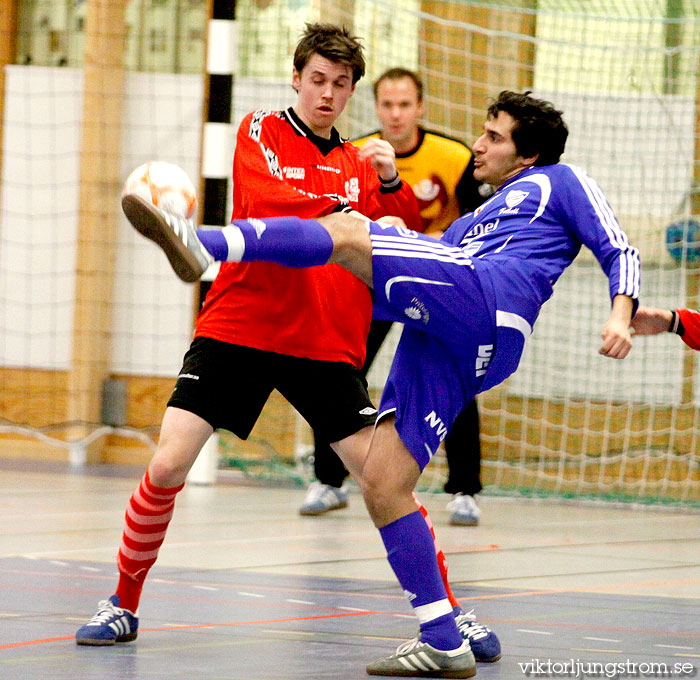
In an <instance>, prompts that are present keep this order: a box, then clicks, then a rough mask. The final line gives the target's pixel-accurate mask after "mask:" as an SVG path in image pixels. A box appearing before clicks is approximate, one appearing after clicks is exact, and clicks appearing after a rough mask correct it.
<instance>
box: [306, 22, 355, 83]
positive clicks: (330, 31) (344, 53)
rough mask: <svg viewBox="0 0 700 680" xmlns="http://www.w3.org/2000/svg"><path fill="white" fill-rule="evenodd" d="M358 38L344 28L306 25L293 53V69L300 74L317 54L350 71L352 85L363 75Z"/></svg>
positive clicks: (332, 25)
mask: <svg viewBox="0 0 700 680" xmlns="http://www.w3.org/2000/svg"><path fill="white" fill-rule="evenodd" d="M363 49H364V48H363V46H362V45H361V44H360V40H359V38H356V37H355V36H352V35H350V32H349V31H348V29H347V28H345V26H335V25H334V24H306V29H305V30H304V34H303V35H302V36H301V39H300V40H299V42H298V44H297V48H296V50H295V51H294V68H295V69H296V70H297V72H298V73H301V72H302V70H303V68H304V66H306V64H307V62H308V61H309V59H311V57H312V56H313V55H314V54H318V55H319V56H321V57H324V58H325V59H328V60H329V61H332V62H334V63H336V64H344V65H345V66H349V67H350V68H351V69H352V83H353V85H354V84H355V83H356V82H357V81H358V80H359V79H360V78H362V76H363V75H365V58H364V56H363V54H362V50H363Z"/></svg>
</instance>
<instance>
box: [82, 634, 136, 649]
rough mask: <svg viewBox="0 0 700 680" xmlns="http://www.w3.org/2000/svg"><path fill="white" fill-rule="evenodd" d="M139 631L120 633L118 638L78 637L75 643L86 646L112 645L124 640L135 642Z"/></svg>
mask: <svg viewBox="0 0 700 680" xmlns="http://www.w3.org/2000/svg"><path fill="white" fill-rule="evenodd" d="M137 636H138V633H129V634H128V635H120V636H119V637H118V638H117V639H116V640H99V639H95V638H76V639H75V644H76V645H82V646H85V647H111V646H112V645H114V644H117V643H119V644H121V643H122V642H133V641H134V640H135V639H136V637H137Z"/></svg>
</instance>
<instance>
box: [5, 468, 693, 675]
mask: <svg viewBox="0 0 700 680" xmlns="http://www.w3.org/2000/svg"><path fill="white" fill-rule="evenodd" d="M141 472H142V471H141V470H140V469H139V470H136V469H127V470H123V469H122V470H117V471H115V470H111V469H109V468H106V467H97V468H94V469H86V470H83V471H81V472H78V471H71V470H70V468H68V467H63V466H58V465H50V466H49V465H42V464H36V463H32V464H31V465H27V466H26V467H25V468H22V467H21V466H20V465H18V464H17V463H8V462H6V463H0V510H1V511H2V530H1V531H0V678H2V679H3V680H15V679H20V678H21V679H22V680H25V679H28V678H32V679H34V678H36V679H39V680H62V679H64V678H66V679H67V678H71V679H77V680H82V679H87V678H100V679H101V680H117V679H118V680H130V679H132V678H138V679H139V680H158V679H159V678H167V679H168V680H175V679H179V678H187V679H188V680H209V679H212V680H213V679H216V680H229V679H237V680H238V679H240V680H257V679H260V680H277V679H280V680H291V679H294V678H305V679H310V680H314V679H316V678H333V679H339V680H354V679H359V678H366V677H368V676H367V675H366V674H365V671H364V667H365V664H366V663H367V662H368V661H370V660H372V659H373V658H374V657H376V656H380V655H384V654H388V653H391V652H392V651H393V650H394V648H395V647H396V646H397V644H399V642H401V641H403V640H405V639H408V638H410V637H413V635H414V634H415V632H416V623H415V620H414V618H413V616H412V614H411V611H410V607H409V605H408V603H407V602H406V601H405V599H404V597H403V595H402V593H401V591H400V589H399V587H398V585H397V584H396V583H395V581H394V579H393V576H392V574H391V573H390V571H389V568H388V566H387V563H386V560H385V557H384V551H383V548H382V546H381V543H380V540H379V537H378V534H377V532H376V531H375V530H374V529H373V528H372V526H371V524H370V521H369V518H368V516H367V514H366V512H365V510H364V507H363V505H362V500H361V498H360V497H359V495H358V494H354V495H351V498H350V507H349V508H348V509H346V510H341V511H336V512H334V513H331V514H329V515H327V516H324V517H320V518H302V517H299V516H298V514H297V507H298V506H299V504H300V502H301V500H302V498H303V495H304V492H303V490H301V489H298V488H294V489H290V488H270V487H264V486H253V485H245V484H240V483H236V482H235V480H233V481H232V480H229V479H226V478H224V479H223V480H220V481H219V482H218V483H217V484H216V485H214V486H211V487H199V486H189V487H186V489H185V491H183V492H182V493H181V494H180V496H179V498H178V502H177V508H176V512H175V518H174V520H173V522H172V524H171V527H170V531H169V533H168V537H167V539H166V543H165V545H164V546H163V549H162V550H161V555H160V559H159V562H158V564H157V566H156V567H155V568H154V570H153V571H152V574H151V578H150V579H149V581H148V582H147V585H146V590H145V592H144V597H143V600H142V603H141V611H140V615H141V630H140V633H139V637H138V640H137V641H136V642H135V643H131V644H124V645H118V646H116V647H102V648H90V647H77V646H76V645H75V643H74V640H73V635H74V633H75V630H76V628H78V627H79V626H80V625H81V624H82V623H83V622H84V621H85V620H86V619H88V618H89V617H90V616H92V614H93V613H94V611H95V608H96V604H97V601H98V600H100V599H104V598H105V597H107V596H108V595H110V594H111V593H112V592H113V589H114V586H115V583H116V577H115V574H116V568H115V564H114V556H115V553H116V549H117V547H118V544H119V540H120V537H121V522H122V517H123V514H124V508H125V504H126V501H127V499H128V497H129V496H130V494H131V492H132V491H133V489H134V488H135V486H136V484H137V482H138V480H139V478H140V475H141ZM421 499H422V500H423V501H424V503H425V505H426V507H427V508H428V510H429V511H430V513H431V515H432V518H433V521H434V523H435V526H436V529H437V531H438V537H439V538H440V540H441V544H442V547H443V549H444V551H445V553H446V554H447V558H448V561H449V564H450V577H451V581H452V583H453V585H454V588H455V593H456V594H457V595H458V597H460V598H461V600H462V602H463V604H464V605H465V607H466V608H468V609H471V608H472V607H474V608H475V610H476V613H477V614H478V618H479V619H480V620H481V621H482V622H484V623H487V624H488V625H489V626H490V627H492V628H493V629H494V630H495V631H497V632H498V634H499V636H500V639H501V642H502V645H503V658H502V659H501V661H500V662H498V663H495V664H479V665H478V669H477V670H478V673H477V677H478V678H483V679H487V678H488V679H495V678H499V679H507V680H516V679H517V678H524V677H530V678H535V677H548V678H553V677H566V678H574V677H579V678H601V677H615V678H627V677H635V678H638V677H654V678H658V677H674V678H683V677H689V678H691V677H692V678H696V677H698V675H699V674H700V514H698V513H697V512H696V513H692V512H687V513H683V512H672V511H667V510H649V509H633V508H618V507H610V506H605V505H598V506H592V505H572V504H563V503H559V502H555V501H550V502H536V501H521V500H517V501H516V500H509V499H500V498H489V497H486V498H484V499H483V500H482V502H481V506H482V512H483V515H482V522H481V524H480V526H479V527H476V528H468V527H462V528H460V527H450V526H448V525H447V520H448V513H447V511H446V510H445V502H446V500H447V498H446V497H445V496H444V495H423V496H421ZM526 664H535V665H534V666H530V667H529V668H528V666H526ZM564 664H568V666H566V665H564ZM572 664H573V665H572ZM577 664H578V665H577ZM596 664H597V665H596ZM634 664H639V665H638V666H635V665H634ZM654 664H656V665H654ZM658 664H664V666H659V665H658ZM577 668H578V675H576V674H575V673H576V672H577V671H576V669H577ZM663 668H665V670H666V671H668V673H667V674H666V675H663V674H661V671H662V670H663ZM587 670H588V671H592V674H586V672H585V671H587ZM528 671H529V672H528Z"/></svg>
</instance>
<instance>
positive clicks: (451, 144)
mask: <svg viewBox="0 0 700 680" xmlns="http://www.w3.org/2000/svg"><path fill="white" fill-rule="evenodd" d="M423 143H424V144H431V145H434V146H435V147H436V148H441V149H449V150H451V151H454V152H460V153H463V154H470V155H471V152H472V151H471V149H470V148H469V147H468V146H467V145H466V144H465V143H464V142H463V141H462V140H460V139H457V138H456V137H450V136H449V135H445V134H443V133H442V132H437V131H436V130H429V129H427V128H423Z"/></svg>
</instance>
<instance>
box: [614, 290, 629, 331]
mask: <svg viewBox="0 0 700 680" xmlns="http://www.w3.org/2000/svg"><path fill="white" fill-rule="evenodd" d="M633 311H634V300H633V299H632V298H631V297H630V296H629V295H616V296H615V297H614V298H613V302H612V309H611V310H610V319H615V320H618V321H621V322H623V323H624V324H625V325H626V327H627V326H629V324H630V321H631V320H632V312H633Z"/></svg>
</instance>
